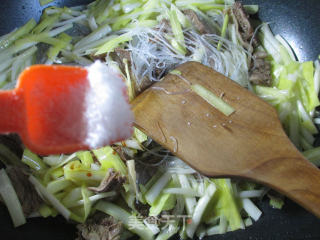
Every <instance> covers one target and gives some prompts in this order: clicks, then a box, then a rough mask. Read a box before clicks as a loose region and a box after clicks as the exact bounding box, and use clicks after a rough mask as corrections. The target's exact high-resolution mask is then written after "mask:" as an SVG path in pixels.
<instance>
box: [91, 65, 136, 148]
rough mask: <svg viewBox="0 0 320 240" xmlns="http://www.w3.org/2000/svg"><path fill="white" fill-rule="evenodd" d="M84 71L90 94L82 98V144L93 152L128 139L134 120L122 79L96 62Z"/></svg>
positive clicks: (115, 72) (105, 66)
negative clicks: (83, 130)
mask: <svg viewBox="0 0 320 240" xmlns="http://www.w3.org/2000/svg"><path fill="white" fill-rule="evenodd" d="M87 71H88V80H89V84H90V90H89V91H88V93H87V96H86V111H85V117H86V120H87V137H86V140H85V144H87V145H88V146H89V147H90V148H97V147H101V146H104V145H107V144H110V143H113V142H115V141H119V140H122V139H126V138H129V137H130V136H131V134H132V125H133V120H134V117H133V113H132V111H131V109H130V105H129V103H128V102H127V99H126V95H125V91H126V85H125V83H124V81H123V79H122V78H121V77H120V75H119V73H118V72H117V71H116V70H115V69H113V68H111V67H109V66H107V65H106V64H104V63H102V62H100V61H96V62H95V63H93V64H92V65H91V66H89V67H87Z"/></svg>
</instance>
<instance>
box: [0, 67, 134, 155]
mask: <svg viewBox="0 0 320 240" xmlns="http://www.w3.org/2000/svg"><path fill="white" fill-rule="evenodd" d="M98 65H99V66H98V69H97V68H96V69H95V70H93V72H92V73H91V75H92V77H93V78H97V79H98V80H100V83H99V84H100V85H101V84H102V85H103V86H97V87H96V88H95V90H96V91H97V89H98V94H96V92H95V91H92V86H91V83H92V82H90V79H89V77H88V75H89V72H90V71H89V70H88V69H87V68H81V67H74V66H58V65H52V66H48V65H35V66H32V67H30V68H28V69H26V70H24V72H23V73H22V74H21V75H20V77H19V79H18V84H17V87H16V88H15V89H14V90H11V91H0V133H11V132H15V133H18V134H19V135H20V136H21V138H22V141H23V143H24V144H25V145H26V146H27V147H28V148H29V149H31V150H32V151H34V152H36V153H38V154H42V155H48V154H57V153H71V152H75V151H78V150H81V149H88V148H90V147H98V146H100V145H101V146H102V145H106V144H110V143H112V142H115V141H119V140H123V139H125V138H128V137H130V135H131V125H132V121H133V118H132V117H131V115H132V113H131V111H130V107H129V104H127V106H125V107H124V108H121V106H123V105H125V104H123V105H121V106H120V107H119V104H118V103H119V101H121V100H122V102H125V103H126V95H125V91H124V90H123V89H125V85H124V83H123V81H122V79H121V77H120V76H119V75H117V74H116V73H115V72H112V71H109V70H106V69H104V70H103V71H104V72H103V73H101V71H100V72H99V68H101V67H102V68H105V67H106V66H102V63H98ZM100 70H101V69H100ZM110 79H112V81H113V83H114V82H115V81H118V82H120V83H119V85H118V86H122V89H121V92H122V94H120V95H121V96H117V98H118V99H116V100H115V99H114V97H112V96H110V94H112V93H110V92H108V89H109V85H110V84H109V85H105V84H104V83H106V84H108V81H110ZM91 80H92V79H91ZM93 80H96V79H93ZM121 84H123V85H121ZM113 85H114V84H113ZM104 89H106V91H105V92H104V91H103V90H104ZM88 98H90V99H89V100H88ZM119 99H120V100H119ZM90 100H91V101H90ZM103 104H105V105H107V106H103ZM117 104H118V105H117ZM89 105H90V106H89ZM113 105H114V106H115V107H114V108H113ZM89 107H90V109H93V110H94V111H95V114H93V115H92V114H91V112H89V113H88V108H89ZM101 107H106V108H107V110H108V111H107V112H105V111H102V112H99V110H100V108H101ZM119 108H120V109H119ZM90 111H91V110H90ZM90 114H91V115H92V116H90ZM117 116H118V118H121V117H122V118H121V119H122V120H121V121H118V119H117ZM123 116H125V117H127V118H126V119H123ZM114 118H115V119H114ZM110 119H111V120H110ZM90 121H91V123H90ZM92 121H93V122H92ZM105 125H106V126H105ZM110 125H112V126H110ZM90 131H91V132H90ZM92 132H94V133H95V134H93V137H92V136H91V138H93V141H95V144H94V145H92V144H91V142H90V134H91V133H92ZM100 132H101V134H100V135H99V133H100ZM91 135H92V134H91Z"/></svg>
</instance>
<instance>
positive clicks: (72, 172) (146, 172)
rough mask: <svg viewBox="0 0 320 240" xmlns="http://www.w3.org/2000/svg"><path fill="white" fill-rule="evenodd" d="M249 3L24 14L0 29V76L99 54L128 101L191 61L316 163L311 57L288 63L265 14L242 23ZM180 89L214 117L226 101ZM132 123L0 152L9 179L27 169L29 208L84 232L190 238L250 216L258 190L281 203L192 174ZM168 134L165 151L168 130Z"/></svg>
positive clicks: (290, 58) (239, 224)
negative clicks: (68, 149)
mask: <svg viewBox="0 0 320 240" xmlns="http://www.w3.org/2000/svg"><path fill="white" fill-rule="evenodd" d="M49 2H51V1H48V0H43V1H42V0H41V3H42V4H48V3H49ZM258 8H259V7H258V5H244V6H242V5H241V4H240V3H238V2H236V3H235V1H234V0H199V1H194V0H176V1H171V0H169V1H167V0H114V1H106V0H96V1H93V2H92V3H90V4H89V5H87V6H77V7H71V8H69V7H64V8H59V7H48V8H46V9H45V10H44V12H43V15H42V16H41V18H40V22H39V23H38V24H37V23H36V22H35V20H33V19H31V20H30V21H29V22H27V23H26V24H25V25H24V26H22V27H21V28H18V29H14V30H13V31H12V32H10V33H8V34H6V35H4V36H2V37H0V60H2V61H1V63H0V87H1V88H2V89H12V88H14V86H15V85H16V80H17V78H18V76H19V74H20V72H21V71H23V69H25V68H26V67H28V66H30V65H32V64H43V63H46V64H53V63H54V64H78V65H82V66H88V65H91V64H92V63H93V62H94V60H95V59H97V58H99V59H100V60H101V61H102V62H105V63H106V65H108V66H109V67H110V68H112V69H115V70H116V71H117V73H118V75H119V76H121V78H122V79H123V80H124V82H125V84H126V86H127V88H128V95H129V100H130V101H131V100H134V98H135V97H136V96H137V95H138V94H140V93H141V92H142V91H144V90H145V89H146V88H148V87H149V86H151V85H152V83H153V82H155V81H161V80H162V78H163V77H164V75H166V74H168V73H170V74H174V75H176V76H177V77H179V78H180V79H181V80H183V81H185V82H187V79H184V77H183V75H182V73H181V72H180V71H177V70H174V69H175V68H176V67H177V66H178V65H180V64H182V63H184V62H188V61H197V62H200V63H202V64H204V65H206V66H208V67H210V68H213V69H214V70H216V71H217V72H219V73H221V74H223V75H225V76H226V77H229V78H231V79H232V80H233V81H235V82H237V83H239V84H240V85H241V86H243V87H245V88H247V89H249V90H250V91H252V92H254V93H255V94H257V95H258V96H260V97H261V98H262V99H263V100H265V101H267V102H269V103H270V104H271V105H272V106H274V107H275V108H276V110H277V111H278V113H279V118H280V120H281V122H282V124H283V126H284V129H285V130H286V132H287V134H288V136H289V137H290V139H291V140H292V142H293V143H294V144H295V145H296V146H297V148H298V149H299V150H301V151H303V154H304V156H305V157H306V158H308V159H309V160H310V161H311V162H312V163H313V164H315V165H317V166H319V165H320V150H319V147H316V148H315V147H314V146H313V144H314V141H315V136H314V135H316V134H318V126H317V125H320V117H319V113H318V112H317V111H316V107H317V106H319V104H320V102H319V99H318V94H319V89H320V64H319V60H317V61H315V62H312V61H308V62H299V61H298V59H297V58H296V56H295V54H294V52H293V50H292V49H291V47H290V46H289V44H288V43H287V42H286V41H285V39H283V38H282V37H281V36H279V35H276V36H274V35H273V33H272V32H271V30H270V28H269V27H268V25H267V24H262V25H261V26H259V27H257V28H255V29H254V27H253V26H251V23H250V21H249V20H250V19H248V15H247V14H255V13H257V12H258ZM255 35H256V36H258V38H259V39H257V38H255V37H254V36H255ZM259 40H260V41H259ZM261 84H262V85H261ZM99 90H100V89H99ZM162 90H165V89H162ZM191 90H193V92H194V93H196V94H198V95H199V96H200V97H202V98H203V99H204V100H205V101H207V102H208V103H209V104H211V105H212V106H213V107H214V108H216V109H217V110H218V111H220V112H222V113H223V114H225V115H226V116H230V114H232V113H233V112H234V111H235V110H234V109H233V107H232V106H230V105H229V104H228V103H227V102H226V101H224V100H223V99H222V97H219V96H216V95H215V94H214V93H213V92H212V91H210V89H207V88H206V87H205V86H202V85H199V84H195V85H191V89H188V91H191ZM165 91H166V90H165ZM103 92H105V90H103ZM95 94H97V93H94V94H93V95H92V99H94V97H95ZM170 94H171V93H170ZM221 96H223V93H222V95H221ZM90 99H91V98H90ZM93 102H94V101H93ZM94 104H96V103H94ZM183 104H188V103H186V102H185V103H183ZM105 115H106V117H108V114H105ZM158 127H159V128H160V130H161V131H163V130H162V129H161V126H158ZM93 128H94V129H97V126H96V125H94V126H93ZM111 130H113V129H111ZM141 130H142V131H143V129H141ZM141 130H138V129H137V128H135V129H134V135H133V136H132V137H131V138H129V139H127V140H125V141H122V142H118V143H116V144H114V145H113V146H105V147H102V148H98V149H93V150H92V151H80V152H77V153H73V154H71V155H66V156H65V155H55V156H37V155H36V154H33V153H32V152H30V151H29V150H28V149H25V150H24V152H23V156H22V159H19V158H18V157H17V156H16V155H15V154H14V153H13V151H12V149H11V146H9V145H8V146H6V145H4V144H2V142H1V143H0V160H1V161H3V162H4V164H5V165H6V166H7V167H8V168H7V173H8V174H9V176H10V178H11V175H10V174H11V173H10V171H9V169H10V168H9V167H11V165H13V166H15V167H20V168H21V169H27V170H26V172H30V173H31V176H30V177H29V180H30V182H31V183H32V184H33V185H34V186H35V188H36V189H37V190H38V192H39V195H40V196H41V197H42V199H43V201H44V202H41V201H42V200H41V199H40V198H39V201H38V200H37V201H34V202H35V203H36V204H34V206H33V208H32V212H34V211H36V212H38V213H39V214H40V215H41V216H43V217H48V216H52V217H55V216H57V215H58V214H60V215H62V216H64V217H65V218H66V219H71V220H73V221H75V222H79V223H81V224H80V225H78V227H79V229H80V234H81V237H83V238H84V239H92V238H101V239H102V238H103V239H104V238H106V239H115V238H120V239H127V238H128V237H132V236H133V234H136V235H138V236H139V237H140V238H142V239H157V240H165V239H169V238H170V237H172V236H173V235H175V234H179V235H180V238H181V239H186V238H188V237H189V238H193V239H195V238H196V237H199V238H202V237H205V236H208V235H215V234H224V233H226V232H228V231H233V230H236V229H242V228H245V227H247V226H250V225H252V223H253V221H252V219H253V220H254V221H257V220H258V219H259V217H260V216H261V211H260V210H259V209H258V208H257V207H256V206H255V203H254V200H257V199H260V198H262V197H263V196H264V195H265V194H266V195H267V196H269V198H270V205H271V206H273V207H275V208H281V207H282V206H283V204H284V200H283V197H281V196H278V195H276V194H273V193H272V192H268V193H267V191H268V189H266V188H264V187H261V186H258V185H257V184H254V183H251V182H246V181H234V180H230V179H209V178H207V177H205V176H202V175H201V174H199V173H197V171H196V170H194V169H192V168H191V167H189V166H188V165H186V164H185V163H183V162H182V161H181V160H180V159H178V158H177V157H174V156H172V155H171V154H170V153H169V152H168V151H167V150H166V149H164V148H162V147H161V146H159V145H158V144H157V143H155V142H154V141H153V140H152V139H151V138H150V137H148V136H147V135H146V134H144V133H143V132H142V131H141ZM98 131H99V130H98ZM106 134H107V133H106ZM168 141H172V143H173V144H174V145H175V150H176V151H177V150H178V147H179V146H178V142H177V140H176V139H175V138H174V136H171V137H170V138H168ZM91 143H92V142H90V145H91ZM19 147H20V146H19ZM128 159H130V160H128ZM20 168H19V169H20ZM4 174H5V171H4V170H1V172H0V178H5V181H0V193H1V195H3V189H5V191H6V197H7V198H6V199H9V200H10V202H9V205H8V200H6V199H5V198H3V200H4V202H5V203H6V204H7V206H8V208H9V212H10V214H11V216H12V219H13V222H14V224H15V225H20V224H22V223H24V222H25V219H24V216H23V213H22V214H21V211H20V210H21V205H22V210H23V212H24V213H25V214H26V212H25V205H26V204H25V203H24V202H22V201H21V204H20V203H19V201H18V198H17V195H18V197H19V199H20V190H21V189H19V187H16V182H15V180H14V179H12V180H11V181H12V184H13V186H14V187H15V188H16V190H15V191H16V194H14V190H13V189H12V185H11V184H10V180H9V182H8V181H7V180H8V178H6V177H3V176H5V175H4ZM27 182H28V181H27ZM28 183H29V182H28ZM3 186H5V188H3ZM21 186H22V188H23V189H29V188H24V186H25V185H21ZM8 189H9V190H8ZM7 192H8V193H10V194H7ZM30 192H31V191H30ZM34 193H36V191H34ZM36 196H37V197H39V196H38V195H37V194H36ZM30 199H32V198H31V197H30ZM10 209H11V210H10ZM29 210H30V209H29ZM96 210H98V211H96ZM29 214H30V212H28V214H27V215H29ZM33 215H34V214H33ZM248 216H249V217H248ZM155 220H157V221H155ZM99 229H100V230H101V229H102V230H101V231H100V230H99ZM92 236H94V237H92Z"/></svg>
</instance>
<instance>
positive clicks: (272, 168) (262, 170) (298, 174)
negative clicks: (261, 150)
mask: <svg viewBox="0 0 320 240" xmlns="http://www.w3.org/2000/svg"><path fill="white" fill-rule="evenodd" d="M244 175H245V177H248V178H251V179H255V180H258V181H260V182H261V183H265V184H266V185H269V186H270V187H272V188H273V189H275V190H278V191H279V192H281V193H283V194H285V195H286V196H288V197H289V198H291V199H292V200H294V201H295V202H297V203H298V204H300V205H301V206H303V207H304V208H306V209H307V210H309V211H310V212H312V213H313V214H315V215H316V216H318V217H320V187H319V186H320V170H319V169H318V168H317V167H315V166H314V165H312V164H311V163H310V162H308V161H307V160H306V159H305V158H304V157H303V156H302V155H301V154H300V153H299V152H298V150H296V149H292V151H291V152H288V153H287V154H286V156H283V157H282V156H276V155H274V158H270V159H268V160H267V161H264V163H263V164H260V165H257V166H255V168H252V169H251V170H250V171H248V172H247V173H245V174H244Z"/></svg>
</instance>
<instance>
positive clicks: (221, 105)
mask: <svg viewBox="0 0 320 240" xmlns="http://www.w3.org/2000/svg"><path fill="white" fill-rule="evenodd" d="M191 89H192V90H193V91H194V92H195V93H196V94H198V95H199V96H200V97H202V98H203V99H204V100H206V101H207V102H208V103H209V104H210V105H212V106H213V107H214V108H216V109H218V110H219V111H220V112H222V113H223V114H224V115H226V116H230V114H232V113H233V112H234V111H235V110H234V108H232V107H231V106H230V105H229V104H227V103H226V102H225V101H223V100H222V99H221V98H219V97H217V96H216V95H215V94H214V93H213V92H211V91H210V90H208V89H207V88H205V87H204V86H202V85H199V84H194V85H192V86H191Z"/></svg>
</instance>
